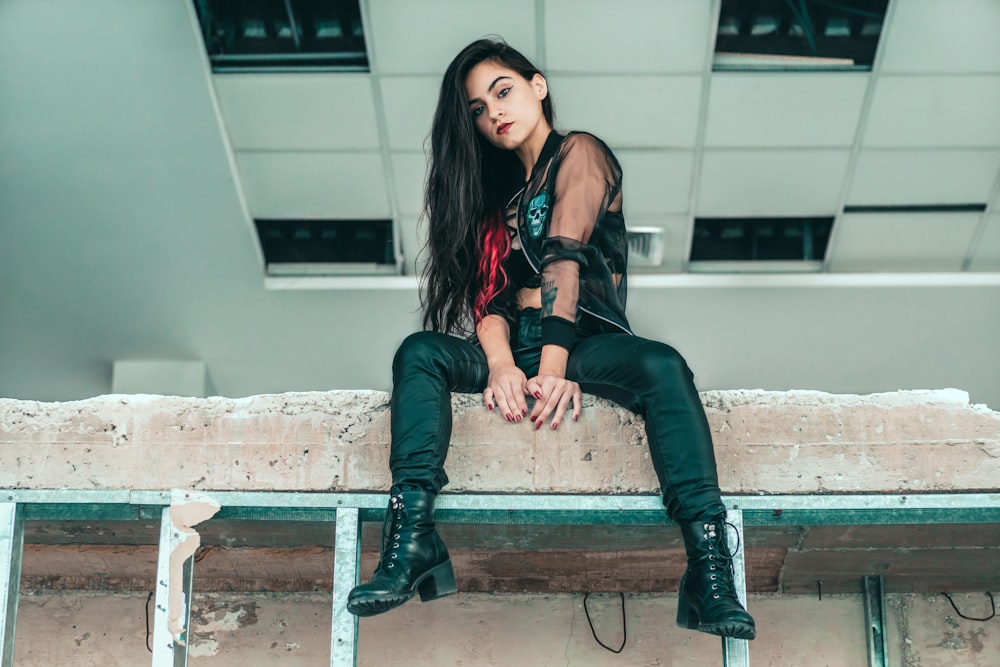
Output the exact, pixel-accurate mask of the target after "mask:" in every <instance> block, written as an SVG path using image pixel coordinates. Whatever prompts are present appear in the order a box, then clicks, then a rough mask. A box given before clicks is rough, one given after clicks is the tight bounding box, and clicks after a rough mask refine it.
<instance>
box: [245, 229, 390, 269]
mask: <svg viewBox="0 0 1000 667" xmlns="http://www.w3.org/2000/svg"><path fill="white" fill-rule="evenodd" d="M254 222H255V223H256V225H257V236H258V237H259V238H260V245H261V248H262V249H263V251H264V261H265V262H266V264H267V272H268V273H269V274H271V275H324V274H325V275H351V274H353V275H358V274H365V275H367V274H372V273H378V274H382V273H390V274H392V273H398V271H397V266H396V258H395V254H394V250H393V240H392V237H393V232H392V220H255V221H254Z"/></svg>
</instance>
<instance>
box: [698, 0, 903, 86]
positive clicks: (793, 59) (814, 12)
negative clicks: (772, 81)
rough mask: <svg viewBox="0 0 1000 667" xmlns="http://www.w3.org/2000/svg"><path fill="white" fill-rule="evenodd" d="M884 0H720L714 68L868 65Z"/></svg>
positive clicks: (886, 0) (852, 67)
mask: <svg viewBox="0 0 1000 667" xmlns="http://www.w3.org/2000/svg"><path fill="white" fill-rule="evenodd" d="M888 4H889V0H837V1H833V0H722V8H721V11H720V13H719V30H718V35H717V38H716V41H715V61H714V63H713V69H714V70H716V71H720V70H761V69H763V70H774V69H778V70H785V69H795V70H799V69H808V70H870V69H871V67H872V62H873V61H874V60H875V51H876V49H877V48H878V42H879V37H881V35H882V23H883V21H884V19H885V10H886V6H887V5H888Z"/></svg>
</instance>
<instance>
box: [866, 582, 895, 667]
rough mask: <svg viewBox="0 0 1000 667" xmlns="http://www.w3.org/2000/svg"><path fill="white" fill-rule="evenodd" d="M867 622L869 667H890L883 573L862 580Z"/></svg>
mask: <svg viewBox="0 0 1000 667" xmlns="http://www.w3.org/2000/svg"><path fill="white" fill-rule="evenodd" d="M862 587H863V589H864V598H865V624H866V625H867V626H868V627H867V630H868V665H869V667H889V647H888V642H887V640H886V636H885V580H884V578H883V577H882V575H881V574H880V575H876V576H866V577H864V579H863V580H862Z"/></svg>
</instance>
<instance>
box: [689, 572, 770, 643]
mask: <svg viewBox="0 0 1000 667" xmlns="http://www.w3.org/2000/svg"><path fill="white" fill-rule="evenodd" d="M682 585H683V584H682ZM677 626H678V627H681V628H686V629H688V630H697V631H698V632H704V633H706V634H710V635H715V636H716V637H729V638H730V639H746V640H750V639H754V638H755V637H756V636H757V628H756V626H753V625H750V624H749V623H740V622H739V621H730V622H728V623H702V622H701V619H700V618H698V614H697V612H695V610H694V607H692V606H691V604H690V603H689V602H688V601H687V600H685V599H684V597H683V596H678V600H677Z"/></svg>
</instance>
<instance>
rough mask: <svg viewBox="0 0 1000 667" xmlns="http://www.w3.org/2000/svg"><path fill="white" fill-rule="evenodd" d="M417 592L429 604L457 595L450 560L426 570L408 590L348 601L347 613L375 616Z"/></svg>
mask: <svg viewBox="0 0 1000 667" xmlns="http://www.w3.org/2000/svg"><path fill="white" fill-rule="evenodd" d="M417 592H419V593H420V601H421V602H430V601H431V600H436V599H438V598H443V597H447V596H448V595H453V594H454V593H457V592H458V587H457V586H456V585H455V571H454V570H453V569H452V566H451V560H446V561H445V562H443V563H441V564H440V565H437V566H435V567H432V568H431V569H429V570H427V572H425V573H424V574H423V575H422V576H420V577H419V578H418V579H416V580H415V581H414V582H413V586H412V587H411V588H410V589H409V590H406V591H401V592H399V593H388V594H382V595H379V594H377V593H375V594H372V595H368V596H363V597H361V596H359V597H356V598H355V599H353V600H348V602H347V611H349V612H350V613H352V614H354V615H355V616H361V617H366V616H377V615H378V614H384V613H385V612H387V611H391V610H393V609H395V608H396V607H399V606H400V605H403V604H405V603H407V602H409V601H410V599H412V598H413V596H414V595H416V594H417Z"/></svg>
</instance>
